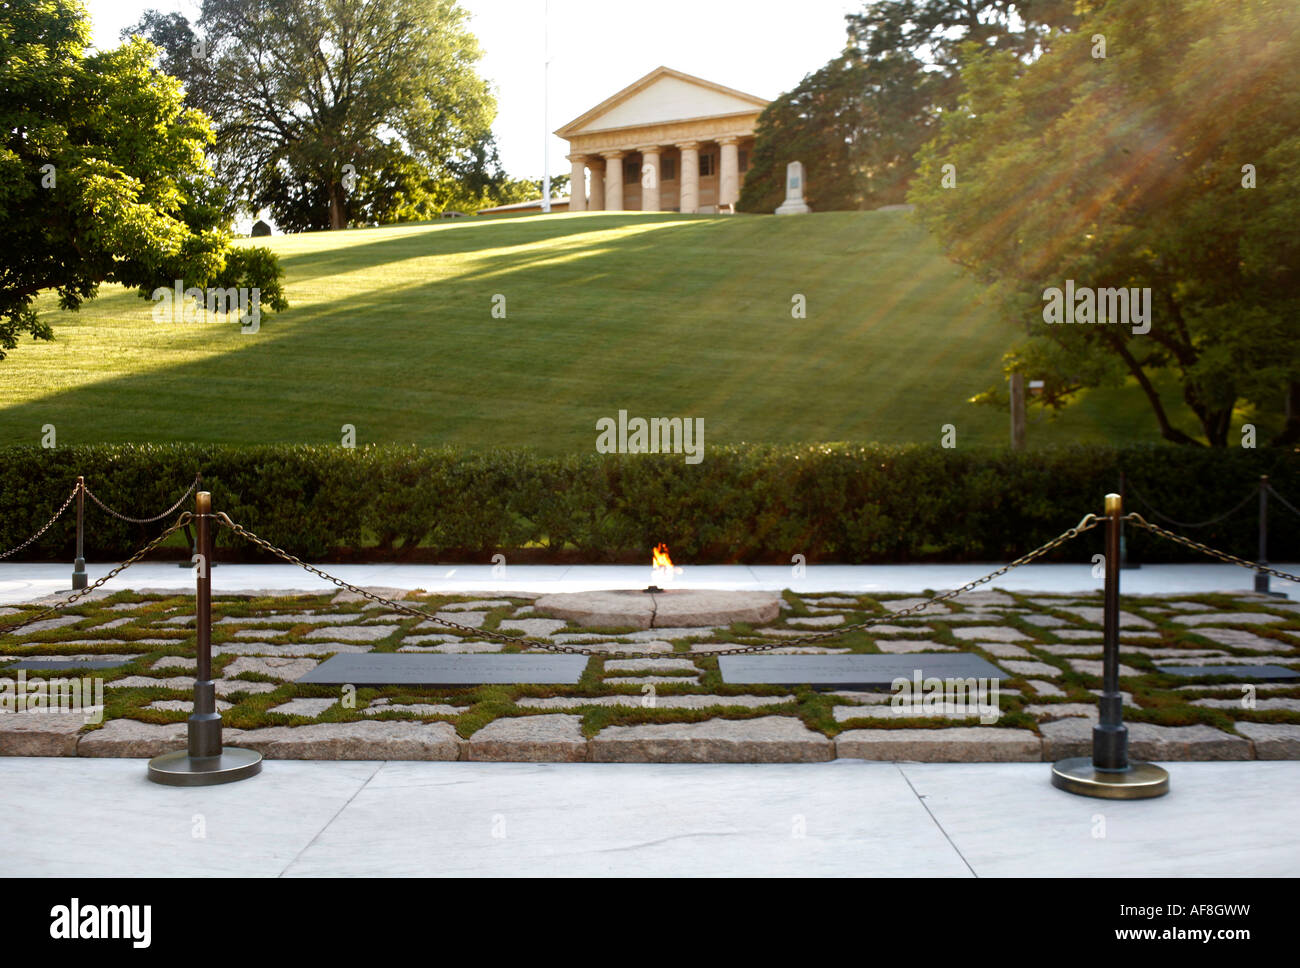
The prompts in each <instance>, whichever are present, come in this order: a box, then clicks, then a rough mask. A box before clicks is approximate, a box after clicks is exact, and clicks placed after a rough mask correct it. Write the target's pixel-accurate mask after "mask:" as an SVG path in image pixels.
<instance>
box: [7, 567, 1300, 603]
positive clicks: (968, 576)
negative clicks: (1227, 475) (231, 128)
mask: <svg viewBox="0 0 1300 968" xmlns="http://www.w3.org/2000/svg"><path fill="white" fill-rule="evenodd" d="M997 567H998V565H997V564H983V565H809V566H808V567H807V568H806V570H805V571H804V573H803V574H802V575H799V574H796V573H795V571H794V569H792V568H790V567H786V566H784V565H700V566H687V567H685V568H684V569H683V570H682V573H681V574H680V575H679V576H677V578H676V579H675V581H674V584H673V587H675V588H735V589H750V590H772V591H775V590H780V589H784V588H789V589H793V590H794V591H796V592H801V593H805V594H806V593H813V594H816V593H822V592H855V593H863V592H901V593H916V592H920V591H923V590H925V589H927V588H932V589H935V590H936V591H942V590H944V589H948V588H954V587H957V586H959V585H962V584H965V583H966V582H968V581H971V580H972V579H975V578H979V577H981V576H982V575H985V574H987V573H988V572H990V571H993V570H994V569H995V568H997ZM1274 567H1276V568H1278V569H1280V570H1282V571H1289V572H1292V573H1293V574H1300V565H1297V564H1280V565H1275V566H1274ZM111 568H112V564H101V563H95V564H89V565H87V566H86V570H87V572H88V573H89V576H90V580H91V581H92V582H93V581H95V580H96V579H97V578H99V577H101V576H102V575H104V574H106V573H107V572H108V571H109V570H110V569H111ZM324 570H325V571H328V572H329V573H330V574H333V575H336V576H338V577H339V578H342V579H344V580H345V581H349V582H352V583H353V584H356V585H368V586H376V585H382V586H388V587H392V588H423V589H424V590H425V591H429V592H445V593H465V594H471V595H484V594H488V593H491V592H501V593H509V592H538V593H547V592H574V591H592V590H596V589H604V588H641V587H644V586H645V585H648V584H650V582H651V581H652V575H651V572H650V568H649V567H648V566H647V567H641V566H638V565H506V566H505V568H504V569H496V568H495V567H494V566H492V565H327V566H325V568H324ZM71 574H72V566H71V564H44V563H42V564H24V563H21V562H19V563H4V564H0V604H7V603H14V602H25V601H30V600H32V599H34V598H39V597H40V596H42V595H48V594H51V593H54V592H60V591H66V590H69V589H70V588H71ZM1253 582H1254V574H1253V572H1250V571H1247V570H1246V569H1244V568H1240V567H1237V566H1234V565H1222V564H1195V565H1145V566H1143V567H1141V568H1136V569H1132V570H1126V571H1124V572H1123V573H1122V576H1121V586H1122V588H1123V591H1124V592H1126V593H1128V594H1136V595H1143V594H1194V593H1198V592H1230V593H1239V592H1248V591H1250V590H1251V589H1252V587H1253ZM212 584H213V591H214V592H216V593H217V594H220V593H222V592H223V591H224V592H230V591H236V590H244V589H253V588H256V589H311V590H328V589H332V588H334V586H333V585H330V584H329V583H327V582H325V581H323V580H322V579H319V578H316V577H315V576H314V575H311V574H310V573H308V572H305V571H303V570H302V569H301V568H297V567H294V566H293V565H236V564H219V565H218V566H217V567H216V568H214V569H213V570H212ZM659 584H662V581H660V582H659ZM1272 585H1273V588H1274V590H1277V591H1283V592H1287V593H1289V594H1290V597H1291V598H1293V599H1295V598H1297V596H1298V595H1300V584H1297V583H1294V582H1284V581H1281V580H1279V579H1273V581H1272ZM1282 586H1287V587H1282ZM193 587H194V576H193V573H192V572H191V571H190V570H188V569H185V568H179V567H177V565H176V564H174V563H168V564H162V563H148V562H145V563H141V564H138V565H135V566H133V567H132V568H130V569H128V570H127V571H125V572H123V573H122V574H121V575H120V576H118V577H117V578H115V579H114V580H113V581H112V582H110V583H109V584H108V585H106V586H105V588H107V589H126V588H175V589H192V588H193ZM985 587H990V588H1003V589H1007V590H1009V591H1032V592H1044V593H1056V592H1063V593H1071V594H1072V593H1075V592H1095V591H1098V590H1100V588H1101V581H1100V580H1099V579H1096V578H1093V576H1092V567H1091V566H1090V565H1026V566H1024V567H1021V568H1017V569H1016V570H1015V571H1012V572H1009V573H1008V574H1006V575H1004V576H1002V577H1001V578H998V579H996V580H994V581H993V582H992V583H990V584H989V585H987V586H985Z"/></svg>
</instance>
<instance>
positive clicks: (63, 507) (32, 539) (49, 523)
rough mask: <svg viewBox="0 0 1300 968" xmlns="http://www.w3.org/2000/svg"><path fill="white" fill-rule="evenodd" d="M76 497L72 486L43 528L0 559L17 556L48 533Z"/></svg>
mask: <svg viewBox="0 0 1300 968" xmlns="http://www.w3.org/2000/svg"><path fill="white" fill-rule="evenodd" d="M76 496H77V487H76V486H74V487H73V488H72V493H71V494H69V495H68V499H67V500H66V501H64V502H63V506H62V507H60V508H59V509H58V510H57V511H55V512H54V515H53V517H51V518H50V520H48V521H46V522H45V526H44V527H42V528H41V530H39V531H37V532H36V533H35V534H34V535H32V536H31V537H30V538H28V539H27V540H26V541H24V542H23V543H22V544H20V545H19V546H18V547H16V548H10V549H9V550H8V551H6V552H5V553H4V554H2V555H0V559H3V558H8V557H9V556H10V555H14V554H17V553H18V552H20V551H22V550H23V549H24V548H26V547H27V546H28V545H30V544H31V543H32V542H33V541H35V540H36V539H37V538H39V537H40V536H41V535H43V534H44V533H45V532H46V531H49V530H50V527H51V525H53V524H54V522H55V521H57V520H59V517H60V515H62V514H63V512H64V511H66V510H67V509H68V505H69V504H71V503H72V499H73V498H74V497H76Z"/></svg>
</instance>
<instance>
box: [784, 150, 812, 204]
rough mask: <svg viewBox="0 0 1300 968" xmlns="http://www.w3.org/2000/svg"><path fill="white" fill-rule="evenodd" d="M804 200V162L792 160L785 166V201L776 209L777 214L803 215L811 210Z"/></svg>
mask: <svg viewBox="0 0 1300 968" xmlns="http://www.w3.org/2000/svg"><path fill="white" fill-rule="evenodd" d="M811 211H812V209H811V208H809V207H808V203H807V202H805V201H804V200H803V162H802V161H792V162H790V164H788V165H786V166H785V201H784V202H782V203H781V204H780V205H779V206H778V207H777V210H776V214H777V215H803V214H805V213H807V212H811Z"/></svg>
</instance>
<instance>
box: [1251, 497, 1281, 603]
mask: <svg viewBox="0 0 1300 968" xmlns="http://www.w3.org/2000/svg"><path fill="white" fill-rule="evenodd" d="M1255 560H1256V561H1258V562H1259V563H1260V564H1261V565H1267V564H1268V475H1267V474H1261V475H1260V478H1259V554H1258V556H1256V558H1255ZM1255 591H1256V592H1258V593H1259V594H1260V595H1272V596H1273V597H1274V598H1286V595H1285V594H1284V593H1282V592H1275V591H1271V590H1270V589H1269V587H1268V572H1266V571H1262V570H1260V569H1258V568H1256V569H1255Z"/></svg>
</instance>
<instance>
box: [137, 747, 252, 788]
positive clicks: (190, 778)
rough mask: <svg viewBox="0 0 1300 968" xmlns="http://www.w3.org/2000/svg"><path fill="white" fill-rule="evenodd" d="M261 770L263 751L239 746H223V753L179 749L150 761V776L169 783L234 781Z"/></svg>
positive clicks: (196, 784) (180, 784)
mask: <svg viewBox="0 0 1300 968" xmlns="http://www.w3.org/2000/svg"><path fill="white" fill-rule="evenodd" d="M261 772H262V754H261V753H259V752H257V750H245V749H240V748H239V747H237V746H223V747H222V748H221V755H220V756H204V757H191V756H190V754H189V751H188V750H177V751H176V752H175V753H164V754H163V755H162V756H155V757H154V758H153V759H151V760H150V761H149V779H151V780H153V782H154V783H165V784H167V786H212V785H214V784H217V783H233V782H235V781H236V780H246V779H248V777H250V776H256V775H257V774H259V773H261Z"/></svg>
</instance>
